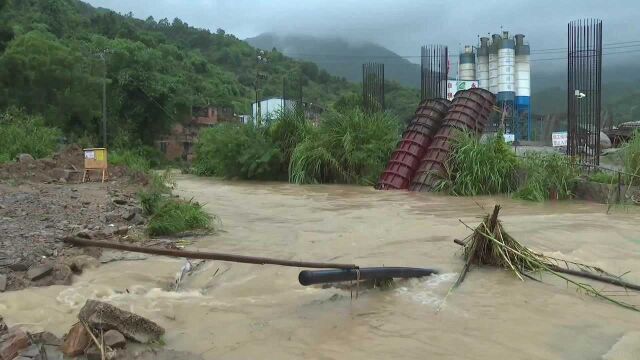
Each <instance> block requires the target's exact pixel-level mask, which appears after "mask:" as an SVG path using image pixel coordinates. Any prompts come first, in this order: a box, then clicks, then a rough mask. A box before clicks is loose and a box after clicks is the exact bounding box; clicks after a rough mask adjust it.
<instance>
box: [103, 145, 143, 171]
mask: <svg viewBox="0 0 640 360" xmlns="http://www.w3.org/2000/svg"><path fill="white" fill-rule="evenodd" d="M109 164H111V165H116V166H126V167H128V168H129V170H132V171H135V172H140V173H145V172H147V171H149V170H150V169H151V161H150V160H149V159H148V157H147V156H145V154H143V153H142V151H140V150H135V149H116V150H113V151H111V152H110V153H109Z"/></svg>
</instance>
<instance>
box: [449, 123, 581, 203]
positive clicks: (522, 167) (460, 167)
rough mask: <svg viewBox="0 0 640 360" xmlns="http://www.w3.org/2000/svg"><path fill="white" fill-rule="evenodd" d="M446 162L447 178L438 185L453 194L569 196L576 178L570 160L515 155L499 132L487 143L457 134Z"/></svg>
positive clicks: (540, 198)
mask: <svg viewBox="0 0 640 360" xmlns="http://www.w3.org/2000/svg"><path fill="white" fill-rule="evenodd" d="M452 150H453V151H452V152H451V156H450V158H449V159H448V161H447V167H448V170H449V174H450V175H449V178H448V179H445V180H444V181H443V182H442V183H441V185H440V188H441V189H442V190H447V191H448V192H449V193H451V194H453V195H459V196H474V195H491V194H512V195H513V196H514V197H515V198H519V199H523V200H531V201H543V200H545V199H552V198H553V199H566V198H569V197H571V195H572V191H573V188H574V185H575V182H576V180H577V177H578V171H577V168H576V166H575V165H574V164H573V163H572V162H571V159H570V158H568V157H566V156H563V155H560V154H555V153H526V154H525V155H524V156H523V157H521V158H518V157H516V155H515V154H514V153H513V152H512V150H511V149H510V148H509V146H508V145H507V144H506V143H505V142H504V138H503V136H502V135H501V134H498V136H495V137H494V138H492V139H490V140H489V141H487V142H481V141H480V140H479V139H478V138H477V137H476V136H475V135H473V134H469V133H461V134H460V135H459V136H458V137H457V138H456V140H455V142H454V144H453V148H452Z"/></svg>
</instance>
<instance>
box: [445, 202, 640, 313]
mask: <svg viewBox="0 0 640 360" xmlns="http://www.w3.org/2000/svg"><path fill="white" fill-rule="evenodd" d="M499 212H500V206H499V205H496V206H495V208H494V209H493V213H491V214H489V215H487V216H486V217H485V218H484V219H483V221H482V223H481V224H480V225H479V226H478V227H477V228H475V229H472V230H473V233H472V234H471V235H470V236H469V237H468V238H467V239H465V240H455V243H456V244H458V245H461V246H463V256H464V259H465V264H464V267H463V269H462V272H461V273H460V276H459V277H458V279H457V281H456V282H455V284H454V285H453V287H452V288H451V290H453V289H455V288H457V287H458V286H460V284H461V283H462V282H463V281H464V279H465V277H466V275H467V273H468V272H469V270H470V269H471V267H472V266H473V265H476V266H494V267H498V268H502V269H507V270H510V271H513V273H514V274H515V275H516V276H517V277H518V278H519V279H520V280H524V278H529V279H533V280H537V279H536V278H535V277H534V276H533V275H535V274H538V275H541V274H542V273H549V274H552V275H554V276H556V277H559V278H560V279H562V280H564V281H566V282H567V283H568V284H572V285H574V286H575V287H576V288H577V290H579V291H582V292H584V293H585V294H587V295H591V296H594V297H597V298H600V299H603V300H606V301H609V302H611V303H614V304H616V305H619V306H622V307H624V308H627V309H631V310H635V311H640V308H638V307H637V306H635V305H632V304H629V303H625V302H622V301H619V300H616V299H614V298H612V297H609V296H607V295H605V294H604V292H605V291H600V290H598V289H596V288H594V287H593V286H592V285H589V284H586V283H582V282H579V281H576V280H574V279H573V278H571V277H569V276H566V275H572V276H579V277H584V278H588V279H591V280H596V281H601V282H605V283H609V284H613V285H617V286H621V287H624V288H625V290H627V289H628V290H640V286H639V285H635V284H631V283H628V282H625V281H623V280H621V279H620V277H617V276H615V275H612V274H610V273H608V272H606V271H604V270H602V269H600V268H598V267H595V266H590V265H585V264H581V263H577V262H572V261H568V260H562V259H558V258H554V257H550V256H545V255H543V254H540V253H537V252H534V251H532V250H530V249H528V248H527V247H525V246H523V245H522V244H520V243H519V242H517V241H516V240H515V239H514V238H513V237H511V235H509V234H508V233H507V232H506V231H505V230H504V228H503V227H502V223H501V222H500V220H499V219H498V213H499ZM565 274H566V275H565ZM538 278H539V277H538ZM451 290H450V292H451Z"/></svg>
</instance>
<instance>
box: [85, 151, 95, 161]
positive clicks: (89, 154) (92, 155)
mask: <svg viewBox="0 0 640 360" xmlns="http://www.w3.org/2000/svg"><path fill="white" fill-rule="evenodd" d="M84 158H85V159H92V160H94V159H95V158H96V152H95V151H93V150H86V151H85V152H84Z"/></svg>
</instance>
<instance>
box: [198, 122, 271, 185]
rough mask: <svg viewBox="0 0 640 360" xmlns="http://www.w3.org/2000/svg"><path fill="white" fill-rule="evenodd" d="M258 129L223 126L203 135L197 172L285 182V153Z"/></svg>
mask: <svg viewBox="0 0 640 360" xmlns="http://www.w3.org/2000/svg"><path fill="white" fill-rule="evenodd" d="M267 132H268V129H267V128H259V127H257V126H255V125H252V124H249V125H237V124H220V125H217V126H215V127H212V128H210V129H207V130H205V131H204V132H202V133H201V134H200V139H199V141H198V145H197V147H196V160H195V163H194V172H195V173H196V174H198V175H204V176H221V177H225V178H239V179H247V180H275V179H281V178H282V174H281V170H280V169H281V168H282V166H283V165H282V153H281V152H280V149H278V147H277V146H276V145H275V144H273V142H272V141H271V139H270V138H269V137H268V135H267Z"/></svg>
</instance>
